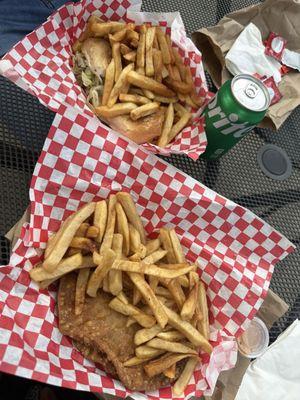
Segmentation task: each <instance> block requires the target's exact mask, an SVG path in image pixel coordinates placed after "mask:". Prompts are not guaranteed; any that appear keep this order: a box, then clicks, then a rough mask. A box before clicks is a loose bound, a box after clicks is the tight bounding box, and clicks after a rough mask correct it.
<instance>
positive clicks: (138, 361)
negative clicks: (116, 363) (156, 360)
mask: <svg viewBox="0 0 300 400" xmlns="http://www.w3.org/2000/svg"><path fill="white" fill-rule="evenodd" d="M147 360H149V359H148V358H147V359H142V358H138V357H132V358H130V359H129V360H127V361H125V362H124V363H123V365H124V367H134V366H135V365H140V364H143V363H145V362H147Z"/></svg>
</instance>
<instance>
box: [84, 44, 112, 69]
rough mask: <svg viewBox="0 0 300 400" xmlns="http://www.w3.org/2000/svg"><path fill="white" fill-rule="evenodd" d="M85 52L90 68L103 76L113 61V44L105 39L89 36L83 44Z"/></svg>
mask: <svg viewBox="0 0 300 400" xmlns="http://www.w3.org/2000/svg"><path fill="white" fill-rule="evenodd" d="M81 50H82V53H83V54H84V56H85V58H86V60H87V63H88V66H89V67H90V69H91V70H92V71H93V72H94V73H95V74H96V75H100V76H101V77H104V76H105V70H106V68H107V67H108V64H109V63H110V61H111V57H112V56H111V46H110V44H109V43H108V42H107V41H106V40H104V39H96V38H88V39H86V40H85V41H84V42H83V44H82V48H81Z"/></svg>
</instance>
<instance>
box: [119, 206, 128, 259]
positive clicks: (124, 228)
mask: <svg viewBox="0 0 300 400" xmlns="http://www.w3.org/2000/svg"><path fill="white" fill-rule="evenodd" d="M116 213H117V231H118V233H120V234H121V235H122V236H123V252H124V254H125V256H127V255H128V254H129V250H130V235H129V226H128V221H127V217H126V214H125V212H124V210H123V207H122V205H121V204H120V203H119V202H117V203H116Z"/></svg>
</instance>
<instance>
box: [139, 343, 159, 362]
mask: <svg viewBox="0 0 300 400" xmlns="http://www.w3.org/2000/svg"><path fill="white" fill-rule="evenodd" d="M163 353H165V351H164V350H159V349H154V348H152V347H149V346H145V345H142V346H139V347H136V348H135V354H136V356H137V357H138V358H141V359H144V360H145V359H146V360H149V358H154V357H157V356H159V355H161V354H163Z"/></svg>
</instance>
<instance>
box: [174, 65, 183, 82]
mask: <svg viewBox="0 0 300 400" xmlns="http://www.w3.org/2000/svg"><path fill="white" fill-rule="evenodd" d="M173 74H174V79H175V81H178V82H181V76H180V72H179V69H178V67H177V65H173Z"/></svg>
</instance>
